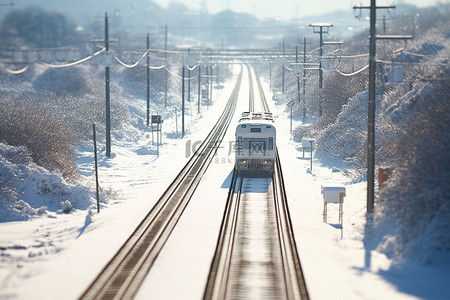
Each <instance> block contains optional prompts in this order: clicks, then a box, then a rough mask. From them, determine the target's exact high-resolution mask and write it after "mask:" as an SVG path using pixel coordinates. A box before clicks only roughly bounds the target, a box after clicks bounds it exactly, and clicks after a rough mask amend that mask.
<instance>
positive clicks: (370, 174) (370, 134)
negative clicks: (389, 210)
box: [367, 0, 376, 213]
mask: <svg viewBox="0 0 450 300" xmlns="http://www.w3.org/2000/svg"><path fill="white" fill-rule="evenodd" d="M375 26H376V1H375V0H371V1H370V45H369V114H368V124H367V125H368V129H367V138H368V143H367V213H372V212H373V209H374V198H375V186H374V185H375V72H376V60H375V56H376V27H375Z"/></svg>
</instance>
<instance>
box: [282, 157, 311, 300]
mask: <svg viewBox="0 0 450 300" xmlns="http://www.w3.org/2000/svg"><path fill="white" fill-rule="evenodd" d="M273 193H274V203H275V212H276V217H277V222H276V224H277V227H278V234H279V237H280V239H279V241H280V250H281V253H282V260H283V270H284V278H285V284H286V291H287V295H288V299H302V300H307V299H309V295H308V290H307V288H306V282H305V278H304V275H303V270H302V267H301V264H300V258H299V257H298V251H297V243H296V241H295V237H294V231H293V228H292V221H291V216H290V213H289V207H288V202H287V196H286V189H285V186H284V179H283V172H282V170H281V163H280V157H279V155H278V151H277V154H276V161H275V172H274V175H273Z"/></svg>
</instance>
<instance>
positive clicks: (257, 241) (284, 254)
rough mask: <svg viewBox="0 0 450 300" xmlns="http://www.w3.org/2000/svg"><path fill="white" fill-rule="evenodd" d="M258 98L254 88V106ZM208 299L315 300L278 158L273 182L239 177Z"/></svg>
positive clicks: (234, 180) (236, 174)
mask: <svg viewBox="0 0 450 300" xmlns="http://www.w3.org/2000/svg"><path fill="white" fill-rule="evenodd" d="M249 74H250V72H249ZM255 77H256V81H257V85H258V91H259V93H260V99H261V102H262V103H261V104H262V106H263V107H264V109H265V110H266V111H269V109H268V105H267V102H266V99H265V97H264V91H263V89H262V85H261V83H260V81H259V78H258V77H257V76H255ZM249 79H250V80H251V75H249ZM250 82H251V84H250V85H251V86H252V80H251V81H250ZM254 97H255V93H254V89H253V88H252V87H251V88H250V102H252V101H255V99H254ZM249 108H250V109H253V108H254V103H253V104H252V103H249ZM204 299H205V300H210V299H302V300H305V299H309V296H308V291H307V288H306V284H305V280H304V276H303V272H302V268H301V265H300V260H299V257H298V253H297V247H296V242H295V238H294V235H293V230H292V223H291V218H290V214H289V209H288V204H287V197H286V191H285V188H284V181H283V174H282V170H281V164H280V160H279V157H278V154H277V156H276V162H275V172H274V174H273V176H260V175H259V176H252V175H249V174H245V173H242V172H238V171H236V170H235V171H234V172H233V178H232V183H231V186H230V189H229V192H228V199H227V206H226V211H225V214H224V218H223V220H222V225H221V231H220V236H219V239H218V243H217V247H216V252H215V255H214V258H213V262H212V264H211V270H210V275H209V278H208V282H207V286H206V289H205V293H204Z"/></svg>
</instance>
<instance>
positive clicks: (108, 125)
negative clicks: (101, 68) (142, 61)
mask: <svg viewBox="0 0 450 300" xmlns="http://www.w3.org/2000/svg"><path fill="white" fill-rule="evenodd" d="M105 49H106V55H107V56H108V54H109V32H108V13H106V12H105ZM105 90H106V92H105V94H106V157H111V99H110V91H109V66H106V67H105Z"/></svg>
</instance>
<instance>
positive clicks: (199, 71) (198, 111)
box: [197, 64, 202, 113]
mask: <svg viewBox="0 0 450 300" xmlns="http://www.w3.org/2000/svg"><path fill="white" fill-rule="evenodd" d="M201 68H202V66H201V65H200V64H198V101H197V113H200V100H201V94H200V92H201V86H202V71H201Z"/></svg>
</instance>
